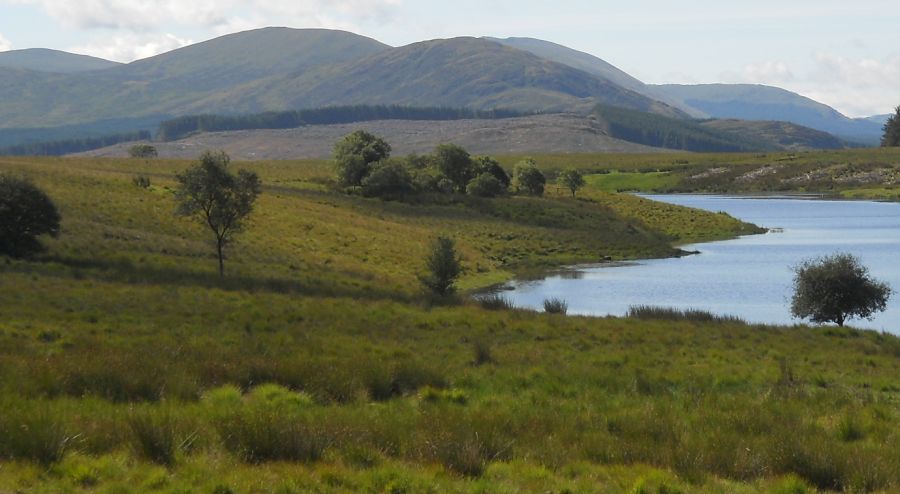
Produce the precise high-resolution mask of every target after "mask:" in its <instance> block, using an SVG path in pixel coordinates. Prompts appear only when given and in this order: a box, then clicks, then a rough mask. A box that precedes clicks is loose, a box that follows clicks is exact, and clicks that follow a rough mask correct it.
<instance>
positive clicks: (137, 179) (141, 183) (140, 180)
mask: <svg viewBox="0 0 900 494" xmlns="http://www.w3.org/2000/svg"><path fill="white" fill-rule="evenodd" d="M131 181H132V183H134V185H136V186H137V187H140V188H142V189H149V188H150V177H148V176H146V175H135V176H134V178H132V179H131Z"/></svg>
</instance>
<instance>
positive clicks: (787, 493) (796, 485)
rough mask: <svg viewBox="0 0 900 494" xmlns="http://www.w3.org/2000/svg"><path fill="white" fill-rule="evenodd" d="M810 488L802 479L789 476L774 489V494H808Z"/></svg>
mask: <svg viewBox="0 0 900 494" xmlns="http://www.w3.org/2000/svg"><path fill="white" fill-rule="evenodd" d="M809 491H810V490H809V486H807V485H806V482H804V481H803V479H801V478H800V477H797V476H796V475H788V476H787V477H785V478H783V479H781V480H779V481H778V482H776V483H775V485H774V486H773V487H772V493H773V494H807V493H808V492H809Z"/></svg>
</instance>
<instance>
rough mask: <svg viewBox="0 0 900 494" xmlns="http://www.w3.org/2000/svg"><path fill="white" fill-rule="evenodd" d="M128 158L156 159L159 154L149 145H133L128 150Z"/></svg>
mask: <svg viewBox="0 0 900 494" xmlns="http://www.w3.org/2000/svg"><path fill="white" fill-rule="evenodd" d="M128 156H131V157H132V158H156V157H158V156H159V152H158V151H157V150H156V147H154V146H152V145H150V144H135V145H134V146H131V147H130V148H128Z"/></svg>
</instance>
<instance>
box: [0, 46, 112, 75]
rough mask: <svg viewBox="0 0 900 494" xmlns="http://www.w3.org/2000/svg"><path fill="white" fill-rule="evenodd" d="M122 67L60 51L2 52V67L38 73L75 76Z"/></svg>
mask: <svg viewBox="0 0 900 494" xmlns="http://www.w3.org/2000/svg"><path fill="white" fill-rule="evenodd" d="M119 65H122V64H120V63H118V62H111V61H109V60H104V59H102V58H96V57H89V56H87V55H76V54H74V53H67V52H64V51H59V50H48V49H45V48H29V49H26V50H12V51H5V52H0V67H3V68H8V69H25V70H32V71H37V72H51V73H57V74H74V73H78V72H88V71H91V70H103V69H109V68H112V67H117V66H119Z"/></svg>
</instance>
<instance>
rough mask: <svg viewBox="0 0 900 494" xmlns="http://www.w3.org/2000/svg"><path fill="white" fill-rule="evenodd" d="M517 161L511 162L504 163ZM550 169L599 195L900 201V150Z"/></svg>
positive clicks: (652, 158) (593, 160)
mask: <svg viewBox="0 0 900 494" xmlns="http://www.w3.org/2000/svg"><path fill="white" fill-rule="evenodd" d="M517 158H518V157H507V158H506V164H509V163H514V162H515V160H516V159H517ZM538 159H539V162H541V163H545V164H546V166H547V168H548V169H550V170H553V169H559V168H563V167H566V166H572V167H576V168H579V169H581V170H582V171H583V172H584V173H586V174H587V175H588V177H587V180H588V182H589V183H590V184H591V186H592V187H593V188H595V189H598V190H605V191H610V192H615V191H639V192H702V193H729V194H733V193H816V194H822V195H826V196H829V197H835V198H841V197H842V198H854V199H878V200H898V198H900V186H898V184H897V180H898V177H900V149H898V148H866V149H849V150H841V151H809V152H798V153H764V154H754V153H743V154H735V153H703V154H686V153H683V154H667V155H659V154H658V155H653V154H646V155H615V154H613V155H591V154H585V155H551V156H541V157H539V158H538Z"/></svg>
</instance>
